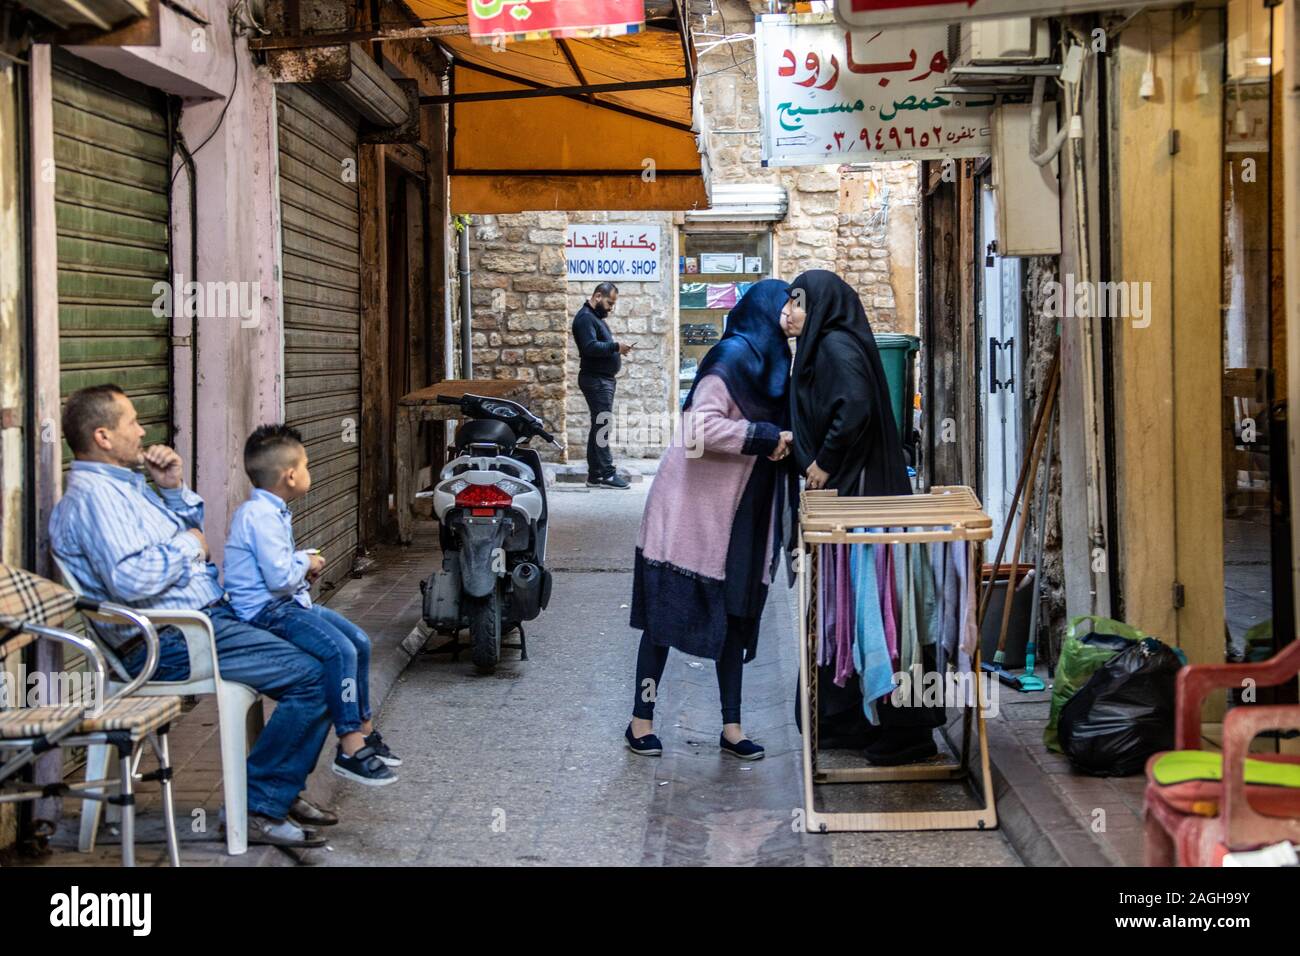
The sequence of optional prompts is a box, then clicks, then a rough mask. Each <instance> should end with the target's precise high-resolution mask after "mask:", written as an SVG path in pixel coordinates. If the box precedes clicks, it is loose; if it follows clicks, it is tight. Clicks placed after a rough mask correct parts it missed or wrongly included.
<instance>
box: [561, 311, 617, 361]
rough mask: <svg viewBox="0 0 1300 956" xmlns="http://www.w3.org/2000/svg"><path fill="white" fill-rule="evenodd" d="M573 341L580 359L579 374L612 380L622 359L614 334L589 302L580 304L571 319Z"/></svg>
mask: <svg viewBox="0 0 1300 956" xmlns="http://www.w3.org/2000/svg"><path fill="white" fill-rule="evenodd" d="M573 341H574V342H576V343H577V344H578V355H580V356H581V357H582V360H581V362H580V363H579V365H578V371H579V372H585V373H587V374H588V375H603V376H605V377H606V378H613V377H614V376H615V375H617V374H618V370H619V369H620V368H622V367H623V357H622V356H621V355H619V354H618V343H617V342H615V341H614V333H613V332H611V331H610V330H609V326H608V325H606V324H605V320H604V319H602V318H601V317H600V316H598V315H597V314H596V312H595V310H594V309H592V307H591V303H590V302H584V303H582V308H581V309H579V310H578V314H577V315H575V316H574V317H573Z"/></svg>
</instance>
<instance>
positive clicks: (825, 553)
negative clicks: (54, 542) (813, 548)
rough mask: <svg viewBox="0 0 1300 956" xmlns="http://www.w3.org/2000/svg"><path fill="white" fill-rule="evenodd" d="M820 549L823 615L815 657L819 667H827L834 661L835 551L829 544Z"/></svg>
mask: <svg viewBox="0 0 1300 956" xmlns="http://www.w3.org/2000/svg"><path fill="white" fill-rule="evenodd" d="M821 549H822V553H821V555H820V560H821V580H822V606H823V607H824V609H825V614H824V615H823V617H822V628H821V653H820V654H819V655H818V657H817V663H818V665H819V666H821V667H828V666H830V665H831V663H832V662H834V660H835V619H836V614H835V611H836V608H835V549H834V546H833V545H829V544H823V545H821Z"/></svg>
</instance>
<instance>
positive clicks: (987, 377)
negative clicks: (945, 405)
mask: <svg viewBox="0 0 1300 956" xmlns="http://www.w3.org/2000/svg"><path fill="white" fill-rule="evenodd" d="M976 183H977V195H978V196H979V212H978V217H977V219H978V229H979V234H978V240H977V245H976V248H975V254H976V268H975V275H976V280H975V281H976V283H977V284H978V293H977V296H976V308H977V310H978V321H979V328H980V333H979V334H980V340H979V341H981V342H983V344H984V347H983V349H981V350H980V352H979V356H980V405H981V408H980V416H981V420H980V427H981V430H982V431H983V433H984V441H983V442H982V444H981V447H982V448H983V459H984V460H983V462H982V463H981V475H980V478H981V484H982V487H981V489H980V493H981V501H982V502H983V504H984V510H985V512H986V513H987V514H988V516H989V517H990V518H992V519H993V534H994V537H995V538H996V537H997V536H998V535H1000V534H1001V533H1002V527H1003V525H1004V524H1005V523H1006V521H1007V520H1008V518H1009V517H1010V515H1011V507H1012V501H1011V499H1012V496H1013V495H1014V494H1015V490H1016V477H1017V475H1018V472H1019V468H1020V456H1021V427H1020V418H1021V415H1020V382H1021V367H1022V365H1023V361H1022V356H1023V353H1024V349H1023V343H1024V335H1023V334H1022V333H1023V327H1024V326H1023V323H1024V308H1023V301H1024V300H1023V296H1022V294H1021V281H1022V274H1023V263H1022V262H1021V260H1020V259H1018V258H1003V257H1002V256H1000V255H998V252H997V241H996V237H997V219H996V218H995V217H996V216H997V200H996V198H995V196H994V194H993V189H992V188H991V186H990V184H989V181H988V178H987V176H981V177H979V178H978V179H977V180H976Z"/></svg>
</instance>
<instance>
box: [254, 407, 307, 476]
mask: <svg viewBox="0 0 1300 956" xmlns="http://www.w3.org/2000/svg"><path fill="white" fill-rule="evenodd" d="M302 447H303V446H302V433H301V432H299V431H298V429H296V428H290V427H289V426H288V425H285V424H283V423H281V424H276V425H262V426H261V427H259V428H258V429H256V430H255V431H254V432H253V434H251V435H249V436H248V441H246V442H244V471H245V472H246V473H247V475H248V480H249V481H251V482H252V483H253V487H254V488H271V487H273V486H274V485H275V484H276V482H278V481H279V480H280V476H281V475H282V474H283V473H284V470H285V469H286V468H292V467H293V466H294V465H295V464H297V462H298V456H299V455H301V454H302Z"/></svg>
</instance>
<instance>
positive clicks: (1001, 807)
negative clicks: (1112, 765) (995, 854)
mask: <svg viewBox="0 0 1300 956" xmlns="http://www.w3.org/2000/svg"><path fill="white" fill-rule="evenodd" d="M1036 673H1037V674H1038V676H1039V678H1041V679H1042V680H1043V682H1044V683H1045V684H1046V685H1047V689H1046V690H1043V691H1038V692H1035V693H1028V694H1026V693H1021V692H1020V691H1018V690H1015V689H1014V688H1011V687H1007V686H1005V685H1002V684H998V683H996V682H994V686H996V688H997V693H998V695H999V696H998V705H999V706H998V715H997V717H995V718H993V719H991V720H989V721H988V736H989V758H990V760H991V762H992V764H993V783H994V792H995V794H996V796H997V803H998V824H999V826H1000V827H1001V828H1002V830H1003V831H1004V832H1005V833H1006V837H1007V840H1008V841H1009V842H1010V843H1011V845H1012V846H1013V847H1014V848H1015V850H1016V852H1017V853H1018V854H1019V855H1020V858H1021V859H1023V860H1024V861H1025V863H1026V864H1028V865H1030V866H1141V865H1142V794H1143V791H1144V789H1145V787H1146V777H1145V776H1143V775H1142V774H1138V775H1136V776H1132V777H1090V776H1087V775H1085V774H1081V773H1078V772H1077V771H1075V770H1074V769H1073V768H1071V766H1070V762H1069V760H1068V759H1066V758H1065V757H1064V756H1063V755H1062V754H1056V753H1052V752H1050V751H1049V750H1048V749H1047V748H1046V747H1045V746H1044V745H1043V729H1044V728H1045V727H1046V726H1047V720H1048V716H1049V712H1050V709H1051V696H1052V690H1051V688H1052V681H1051V679H1050V678H1049V677H1048V675H1047V671H1046V669H1045V668H1043V667H1040V668H1038V670H1037V671H1036Z"/></svg>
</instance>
